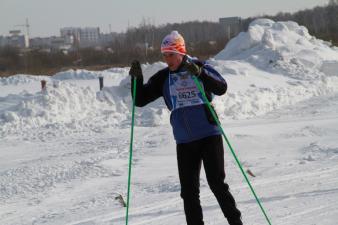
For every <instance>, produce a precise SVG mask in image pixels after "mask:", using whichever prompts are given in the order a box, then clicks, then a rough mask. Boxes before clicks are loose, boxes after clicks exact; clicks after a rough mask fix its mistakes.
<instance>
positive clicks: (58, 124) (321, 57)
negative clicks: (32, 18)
mask: <svg viewBox="0 0 338 225" xmlns="http://www.w3.org/2000/svg"><path fill="white" fill-rule="evenodd" d="M209 63H210V64H211V65H213V66H214V67H215V68H216V69H217V70H218V71H219V72H220V73H221V74H222V75H223V77H224V78H225V79H226V80H227V82H228V86H229V89H228V92H227V94H226V95H224V96H221V97H216V98H215V99H214V102H215V105H216V110H217V112H218V114H219V116H220V119H221V122H222V124H223V128H224V130H225V132H226V134H227V135H228V138H229V139H230V141H231V142H232V145H233V147H234V149H235V151H236V153H237V154H238V157H239V159H240V161H241V162H242V164H243V166H244V169H245V170H247V169H250V170H251V171H252V172H253V173H254V174H255V177H251V178H250V180H251V182H252V184H253V186H254V188H255V190H256V192H257V194H258V196H259V197H260V198H261V200H262V204H263V206H264V207H265V208H266V211H267V213H268V215H269V217H270V219H271V222H272V224H274V225H317V224H318V225H336V224H337V223H338V222H337V221H338V203H337V202H338V176H337V174H338V138H337V137H338V49H337V48H336V47H331V46H330V44H329V43H326V42H324V41H321V40H318V39H316V38H314V37H312V36H310V35H309V33H308V31H307V29H306V28H305V27H301V26H299V25H298V24H296V23H294V22H273V21H271V20H266V19H261V20H256V21H254V22H253V23H252V24H251V26H250V28H249V31H248V32H243V33H240V34H239V35H238V36H237V37H236V38H234V39H233V40H231V42H230V43H229V44H228V45H227V46H226V48H225V49H224V50H223V51H221V52H220V53H219V54H218V55H217V56H215V58H214V59H210V60H209ZM164 66H165V64H164V63H161V62H158V63H154V64H151V65H150V64H145V65H142V67H143V71H144V74H145V77H146V79H148V78H149V77H150V76H151V75H152V74H154V73H155V72H156V71H157V70H159V69H161V68H163V67H164ZM128 71H129V68H112V69H110V70H106V71H101V72H92V71H85V70H77V71H66V72H62V73H59V74H56V75H54V76H52V77H47V76H30V75H16V76H12V77H9V78H0V140H1V141H0V224H3V225H21V224H22V225H28V224H60V225H61V224H62V225H64V224H68V225H71V224H72V225H75V224H76V225H80V224H81V225H90V224H91V225H92V224H96V225H101V224H102V225H105V224H110V225H111V224H113V225H118V224H124V223H125V222H124V221H125V208H124V207H123V206H122V204H121V200H120V199H119V196H120V195H122V196H123V197H124V198H126V191H127V174H128V157H129V135H130V120H131V97H130V81H129V78H128ZM100 76H103V77H104V81H105V88H104V89H103V90H102V91H99V82H98V77H100ZM42 79H45V80H46V81H47V90H46V91H41V90H40V80H42ZM136 113H137V115H136V124H137V125H136V128H135V138H134V140H135V143H134V158H133V170H132V186H131V193H132V195H131V205H130V220H129V224H135V225H136V224H138V225H140V224H147V225H149V224H153V225H155V224H156V225H169V224H170V225H172V224H185V217H184V213H183V208H182V201H181V199H180V196H179V193H180V185H179V181H178V174H177V165H176V156H175V142H174V140H173V137H172V130H171V127H170V125H169V116H170V112H169V111H168V110H167V109H166V108H165V105H164V102H163V100H162V99H160V100H157V101H155V102H153V103H151V104H150V105H148V106H147V107H145V108H137V112H136ZM226 149H228V148H227V147H226ZM225 162H226V165H225V169H226V173H227V182H228V183H229V184H230V187H231V190H232V193H233V194H234V196H235V198H236V200H237V202H238V207H239V208H240V210H241V211H242V212H243V221H244V223H245V224H251V225H262V224H267V222H266V221H265V219H264V216H263V215H262V213H261V212H260V209H259V207H258V205H257V204H256V202H255V200H254V198H253V196H252V194H251V192H250V190H249V188H248V186H247V184H246V183H245V181H244V179H243V177H242V175H241V173H240V171H239V169H238V168H237V166H236V164H235V162H234V159H233V158H232V156H231V154H230V153H229V151H226V154H225ZM201 202H202V206H203V209H204V217H205V223H206V224H207V225H211V224H214V225H217V224H219V225H220V224H227V223H226V221H225V219H224V218H223V216H222V213H221V210H220V209H219V207H218V205H217V202H216V199H215V198H214V197H213V195H212V193H211V192H210V190H209V188H208V185H207V182H206V178H205V175H204V173H202V177H201Z"/></svg>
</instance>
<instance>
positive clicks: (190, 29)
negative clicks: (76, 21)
mask: <svg viewBox="0 0 338 225" xmlns="http://www.w3.org/2000/svg"><path fill="white" fill-rule="evenodd" d="M260 17H265V18H270V19H272V20H274V21H289V20H291V21H295V22H297V23H298V24H300V25H303V26H305V27H307V28H308V30H309V32H310V34H311V35H313V36H315V37H317V38H320V39H323V40H326V41H330V42H331V43H332V44H333V45H337V46H338V0H330V1H329V4H328V5H326V6H321V7H315V8H313V9H307V10H302V11H298V12H296V13H293V14H291V13H278V14H277V15H275V16H268V15H265V16H260ZM256 18H257V17H252V18H247V19H244V20H242V28H241V30H242V31H246V30H247V29H248V26H249V24H250V22H252V21H253V20H254V19H256ZM172 30H177V31H178V32H180V33H181V34H182V35H183V36H184V38H185V41H186V46H187V50H188V52H189V54H191V55H193V56H197V57H199V58H201V59H206V58H209V57H211V56H214V55H215V54H217V53H218V52H219V51H221V50H222V49H223V48H224V47H225V45H226V43H227V42H228V41H229V40H228V39H227V34H226V29H225V28H224V27H222V25H221V24H220V23H218V22H207V21H204V22H199V21H193V22H184V23H173V24H166V25H161V26H155V25H153V24H152V23H151V22H150V21H147V20H146V19H143V21H142V22H141V24H140V25H139V26H138V27H131V28H128V29H127V31H126V32H124V33H120V34H118V35H117V36H116V38H115V40H114V41H113V42H112V43H111V44H110V45H109V46H107V47H106V48H102V49H95V48H86V49H78V50H77V51H73V52H69V53H67V54H64V53H63V52H61V51H60V52H44V51H41V50H39V49H24V50H22V49H16V48H12V47H3V48H0V75H10V74H16V73H31V74H53V73H55V72H57V71H60V70H64V69H69V68H87V69H94V70H95V69H98V70H101V69H104V68H109V67H112V66H128V65H129V63H130V61H131V60H133V59H138V60H140V61H141V62H142V63H144V62H149V63H152V62H155V61H159V60H161V54H160V44H161V41H162V39H163V37H164V36H165V35H167V34H168V33H170V32H171V31H172Z"/></svg>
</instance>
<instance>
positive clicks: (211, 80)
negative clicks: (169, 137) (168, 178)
mask: <svg viewBox="0 0 338 225" xmlns="http://www.w3.org/2000/svg"><path fill="white" fill-rule="evenodd" d="M161 53H162V56H163V58H164V60H165V62H166V63H167V65H168V67H166V68H164V69H162V70H160V71H158V72H157V73H156V74H154V75H153V76H152V77H151V78H150V79H149V81H148V82H147V83H146V84H143V74H142V69H141V66H140V63H139V62H138V61H137V60H134V61H133V62H132V65H131V68H130V71H129V74H130V75H131V79H132V83H133V81H134V79H136V99H135V104H136V106H138V107H143V106H145V105H147V104H148V103H150V102H152V101H154V100H156V99H157V98H159V97H163V99H164V101H165V103H166V105H167V107H168V109H169V110H170V111H171V116H170V123H171V125H172V128H173V133H174V137H175V140H176V143H177V145H176V146H177V147H176V151H177V163H178V172H179V179H180V184H181V197H182V199H183V203H184V211H185V215H186V221H187V224H188V225H203V224H204V222H203V214H202V208H201V204H200V199H199V193H200V190H199V187H200V171H201V164H202V162H203V165H204V169H205V173H206V177H207V181H208V184H209V187H210V189H211V190H212V192H213V193H214V195H215V197H216V199H217V201H218V203H219V205H220V207H221V209H222V212H223V214H224V216H225V217H226V219H227V220H228V223H229V224H230V225H243V223H242V221H241V212H240V211H239V210H238V209H237V207H236V202H235V200H234V198H233V196H232V194H231V193H230V191H229V186H228V184H227V183H225V182H224V179H225V171H224V150H223V141H222V136H221V132H220V130H219V129H218V126H217V123H216V121H214V119H213V117H212V114H211V113H210V111H209V109H208V107H207V105H206V104H205V103H204V102H203V99H202V94H201V93H200V92H199V90H198V88H197V86H196V85H195V83H194V80H193V79H192V76H193V75H194V76H196V77H197V78H198V80H199V82H200V83H201V85H202V86H203V88H204V90H205V93H206V96H207V98H208V99H209V101H211V100H212V96H213V94H215V95H223V94H224V93H225V92H226V90H227V83H226V81H225V80H224V79H223V78H222V76H221V75H220V74H219V73H218V72H217V71H216V70H214V69H213V68H212V67H211V66H210V65H208V64H205V63H202V62H201V61H199V60H197V59H193V58H192V57H190V56H188V55H187V53H186V48H185V41H184V39H183V37H182V36H181V35H180V34H179V33H178V32H177V31H172V32H171V33H170V34H168V35H167V36H166V37H165V38H164V39H163V41H162V44H161ZM132 86H133V85H132ZM132 92H133V90H132Z"/></svg>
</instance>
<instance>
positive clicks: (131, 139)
mask: <svg viewBox="0 0 338 225" xmlns="http://www.w3.org/2000/svg"><path fill="white" fill-rule="evenodd" d="M132 85H133V96H132V99H133V107H132V114H131V132H130V146H129V171H128V193H127V210H126V225H128V220H129V202H130V181H131V166H132V159H133V141H134V120H135V98H136V78H134V79H133V84H132Z"/></svg>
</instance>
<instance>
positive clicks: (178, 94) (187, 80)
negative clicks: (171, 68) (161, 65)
mask: <svg viewBox="0 0 338 225" xmlns="http://www.w3.org/2000/svg"><path fill="white" fill-rule="evenodd" d="M201 86H202V87H203V84H202V83H201ZM169 91H170V97H171V102H172V105H173V109H172V110H175V109H178V108H183V107H189V106H194V105H202V104H204V102H203V98H202V94H201V93H200V91H199V90H198V88H197V86H196V84H195V82H194V80H193V79H192V76H191V74H190V73H188V72H180V73H170V74H169Z"/></svg>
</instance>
